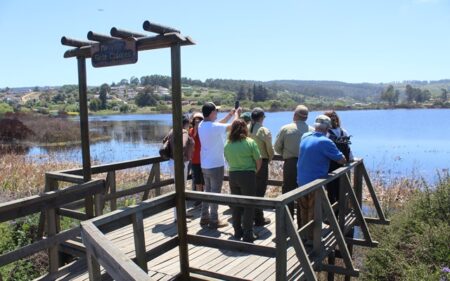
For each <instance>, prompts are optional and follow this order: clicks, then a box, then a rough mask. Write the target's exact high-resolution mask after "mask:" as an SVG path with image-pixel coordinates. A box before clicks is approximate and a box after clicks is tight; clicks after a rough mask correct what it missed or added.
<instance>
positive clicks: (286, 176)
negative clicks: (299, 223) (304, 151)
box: [281, 158, 298, 217]
mask: <svg viewBox="0 0 450 281" xmlns="http://www.w3.org/2000/svg"><path fill="white" fill-rule="evenodd" d="M297 161H298V158H289V159H284V163H283V186H282V187H281V191H282V192H283V193H287V192H289V191H291V190H294V189H295V188H297V187H298V185H297ZM288 208H289V211H290V212H291V216H292V217H294V202H292V203H289V204H288Z"/></svg>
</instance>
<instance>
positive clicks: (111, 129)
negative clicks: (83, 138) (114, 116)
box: [90, 120, 171, 143]
mask: <svg viewBox="0 0 450 281" xmlns="http://www.w3.org/2000/svg"><path fill="white" fill-rule="evenodd" d="M90 126H91V131H95V132H97V133H99V134H101V135H105V136H111V137H112V139H114V140H116V141H119V142H132V143H136V142H144V143H152V142H155V141H157V140H161V139H162V138H163V137H164V136H165V135H166V134H167V133H168V132H169V130H170V128H171V126H170V124H168V123H167V122H164V121H158V120H138V121H114V122H107V121H93V122H91V123H90Z"/></svg>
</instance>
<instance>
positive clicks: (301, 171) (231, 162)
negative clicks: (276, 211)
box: [183, 102, 353, 242]
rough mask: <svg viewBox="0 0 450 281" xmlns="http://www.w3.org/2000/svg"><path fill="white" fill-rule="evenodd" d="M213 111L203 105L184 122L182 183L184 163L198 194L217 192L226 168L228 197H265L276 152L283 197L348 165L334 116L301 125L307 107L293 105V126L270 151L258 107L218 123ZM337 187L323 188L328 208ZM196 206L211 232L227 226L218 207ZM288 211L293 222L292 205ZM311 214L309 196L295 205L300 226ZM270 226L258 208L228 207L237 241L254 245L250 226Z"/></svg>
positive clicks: (287, 127)
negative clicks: (280, 161)
mask: <svg viewBox="0 0 450 281" xmlns="http://www.w3.org/2000/svg"><path fill="white" fill-rule="evenodd" d="M218 112H219V108H218V107H217V106H216V105H215V104H214V103H212V102H207V103H205V104H204V105H203V107H202V112H201V113H200V112H196V113H194V114H193V115H192V118H191V119H190V121H189V118H188V117H184V118H183V128H184V129H183V151H184V154H183V155H184V156H185V157H184V161H186V162H185V171H186V172H185V179H186V176H187V164H188V162H187V161H190V162H191V168H192V176H193V188H195V190H197V191H205V192H213V193H221V191H222V183H223V178H224V172H225V164H226V163H227V164H228V172H229V186H230V191H231V194H236V195H247V196H257V197H264V195H265V193H266V189H267V183H268V176H269V162H270V161H271V160H272V159H273V157H274V154H275V152H276V153H278V154H280V155H281V156H282V158H283V160H284V164H283V185H282V192H283V193H286V192H289V191H291V190H294V189H295V188H297V187H298V186H302V185H304V184H307V183H309V182H311V181H313V180H315V179H318V178H325V177H327V175H328V173H329V172H330V171H332V170H334V169H336V168H337V167H339V166H340V165H344V164H345V163H347V162H348V161H352V160H353V156H352V154H351V151H350V149H349V146H348V143H349V142H348V139H349V136H348V133H347V132H346V131H345V130H344V129H342V128H341V126H340V120H339V117H338V115H337V114H336V112H334V111H327V112H325V113H324V114H323V115H319V116H318V117H317V118H316V119H315V123H314V126H313V127H311V126H308V125H307V123H306V120H307V118H308V114H309V112H308V108H307V107H306V106H304V105H299V106H297V107H296V109H295V111H294V115H293V122H292V123H289V124H287V125H285V126H283V127H281V129H280V131H279V133H278V135H277V137H276V139H275V144H274V145H273V146H272V135H271V132H270V130H269V129H268V128H266V127H264V125H263V123H264V119H265V118H266V115H265V112H264V110H263V109H262V108H259V107H256V108H254V109H253V110H252V111H251V112H248V113H247V112H246V113H243V114H241V108H237V109H233V110H231V111H230V112H228V114H227V115H226V116H225V117H223V118H222V119H220V120H219V119H218ZM230 121H231V122H230ZM343 139H344V140H347V142H343V141H342V140H343ZM188 150H189V151H188ZM330 163H333V164H330ZM338 184H339V181H335V182H332V183H330V184H329V185H328V186H327V189H328V196H329V199H330V201H331V203H333V202H335V201H336V200H337V199H338V198H337V197H338V194H339V191H338V189H339V186H338ZM200 204H201V218H200V225H201V226H202V227H206V226H208V227H209V228H213V229H215V228H220V227H224V226H227V225H228V223H227V222H226V221H224V220H221V219H220V218H219V216H218V205H217V204H213V203H208V202H195V203H194V205H200ZM288 207H289V210H290V213H291V215H292V217H294V203H292V204H289V206H288ZM313 210H314V194H309V195H308V196H305V197H302V198H301V199H300V200H298V201H297V223H298V226H299V227H302V226H303V225H305V224H306V223H307V222H308V221H310V220H311V219H312V218H313ZM270 222H271V221H270V219H269V218H267V217H264V212H263V210H262V209H258V208H257V209H254V208H252V207H232V225H233V228H234V238H235V239H237V240H240V239H242V240H243V241H245V242H253V241H254V240H255V239H257V238H258V237H257V235H256V234H255V233H254V231H253V226H264V225H266V224H269V223H270ZM311 235H312V233H311V234H308V236H309V237H308V239H311V238H312V237H310V236H311Z"/></svg>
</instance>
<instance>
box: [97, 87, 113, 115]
mask: <svg viewBox="0 0 450 281" xmlns="http://www.w3.org/2000/svg"><path fill="white" fill-rule="evenodd" d="M109 92H111V88H110V87H109V85H108V84H106V83H105V84H102V85H101V86H100V91H99V95H98V98H99V99H100V109H106V102H107V101H106V99H107V97H108V93H109Z"/></svg>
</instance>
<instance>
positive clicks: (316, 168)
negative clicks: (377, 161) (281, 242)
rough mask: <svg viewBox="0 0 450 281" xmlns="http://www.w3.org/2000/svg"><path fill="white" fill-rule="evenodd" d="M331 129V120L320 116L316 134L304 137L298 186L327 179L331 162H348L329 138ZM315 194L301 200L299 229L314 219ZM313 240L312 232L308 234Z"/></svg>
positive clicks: (298, 166) (301, 143)
mask: <svg viewBox="0 0 450 281" xmlns="http://www.w3.org/2000/svg"><path fill="white" fill-rule="evenodd" d="M329 128H331V119H330V118H329V117H328V116H325V115H319V116H318V117H317V118H316V121H315V124H314V129H315V131H314V132H310V133H306V134H304V135H303V137H302V140H301V142H300V151H299V156H298V162H297V184H298V186H302V185H305V184H307V183H309V182H311V181H313V180H316V179H320V178H326V177H327V176H328V168H329V166H330V160H333V161H336V162H338V163H339V164H345V163H346V162H347V160H346V159H345V157H344V155H343V154H342V153H341V152H340V151H339V150H338V148H337V147H336V145H335V144H334V143H333V142H332V141H331V140H330V139H329V138H327V136H326V134H327V131H328V129H329ZM314 193H315V192H311V193H309V194H308V195H306V196H304V197H302V198H300V200H299V201H298V208H299V209H300V218H298V219H297V223H298V226H299V228H300V227H302V226H304V225H305V224H306V223H308V222H309V221H310V220H312V219H314ZM307 238H308V239H312V231H311V232H310V233H308V234H307Z"/></svg>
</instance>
